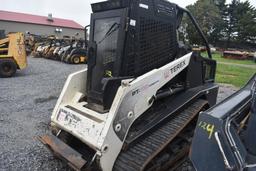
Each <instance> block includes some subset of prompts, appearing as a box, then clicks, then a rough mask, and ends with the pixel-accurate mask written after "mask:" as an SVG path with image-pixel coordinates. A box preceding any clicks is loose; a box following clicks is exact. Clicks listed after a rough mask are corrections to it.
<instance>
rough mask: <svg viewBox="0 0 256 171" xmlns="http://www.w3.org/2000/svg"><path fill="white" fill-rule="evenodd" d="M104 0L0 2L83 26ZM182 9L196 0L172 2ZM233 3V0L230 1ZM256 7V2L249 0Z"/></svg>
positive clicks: (4, 7)
mask: <svg viewBox="0 0 256 171" xmlns="http://www.w3.org/2000/svg"><path fill="white" fill-rule="evenodd" d="M100 1H103V0H0V4H1V5H0V10H6V11H14V12H23V13H28V14H36V15H42V16H47V15H48V14H49V13H51V14H52V15H53V17H57V18H64V19H71V20H74V21H76V22H78V23H79V24H81V25H82V26H86V25H89V24H90V13H91V6H90V4H91V3H95V2H100ZM170 1H171V2H174V3H176V4H178V5H180V6H182V7H186V6H187V5H189V4H192V3H195V2H196V0H170ZM228 1H231V0H228ZM249 1H250V2H251V4H253V5H254V6H255V7H256V0H249Z"/></svg>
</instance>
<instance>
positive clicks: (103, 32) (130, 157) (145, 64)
mask: <svg viewBox="0 0 256 171" xmlns="http://www.w3.org/2000/svg"><path fill="white" fill-rule="evenodd" d="M92 11H93V14H92V15H91V24H90V38H89V46H88V69H84V70H82V71H79V72H76V73H73V74H71V75H70V76H69V77H68V79H67V81H66V83H65V85H64V88H63V90H62V92H61V95H60V97H59V99H58V101H57V104H56V106H55V108H54V111H53V113H52V116H51V128H52V133H53V134H52V135H43V136H40V137H39V139H40V141H41V142H43V143H44V144H45V145H46V146H47V147H48V148H49V149H50V150H51V151H52V152H53V153H54V154H56V155H57V156H58V157H59V158H61V159H63V161H65V162H67V163H68V165H70V166H71V167H72V168H74V169H75V170H104V171H111V170H116V171H122V170H127V171H128V170H129V171H136V170H168V169H171V170H175V168H177V167H178V166H179V165H180V163H182V162H183V160H184V159H185V158H186V157H187V156H188V152H189V147H190V143H191V138H192V136H193V132H194V129H195V126H196V121H197V117H198V114H199V113H200V112H201V111H203V110H206V109H208V108H209V107H211V106H213V105H215V103H216V97H217V93H218V86H217V85H216V84H215V83H214V79H215V70H216V61H214V60H212V59H211V52H210V48H209V45H208V42H207V40H206V38H205V36H204V35H203V33H202V31H201V29H200V27H199V26H198V24H197V22H196V21H195V19H194V18H193V17H192V15H191V14H190V13H189V11H187V10H186V9H183V8H181V7H179V6H178V5H176V4H173V3H170V2H168V1H166V0H140V1H137V0H110V1H104V2H100V3H95V4H92ZM183 14H184V15H185V14H186V15H188V17H189V18H190V20H191V21H192V23H193V25H194V26H195V28H196V30H197V32H198V33H199V36H200V37H201V39H202V41H203V42H204V45H205V46H206V49H207V54H208V58H205V57H202V56H201V55H200V53H193V52H191V51H189V49H190V48H186V47H184V46H182V45H180V44H179V43H178V38H177V30H178V28H179V26H180V23H181V20H182V18H183Z"/></svg>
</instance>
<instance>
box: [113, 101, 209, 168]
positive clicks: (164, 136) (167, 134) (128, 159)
mask: <svg viewBox="0 0 256 171" xmlns="http://www.w3.org/2000/svg"><path fill="white" fill-rule="evenodd" d="M206 104H207V101H205V100H198V101H196V102H195V103H194V104H192V105H191V106H190V107H188V108H187V109H185V110H184V111H183V112H181V113H180V114H177V116H175V117H174V118H173V119H171V120H170V121H168V122H166V123H165V124H163V125H162V126H161V127H159V128H158V129H156V130H154V131H153V132H152V133H150V134H149V135H146V136H142V137H141V140H139V141H137V143H135V144H133V145H131V146H130V147H129V148H128V149H126V150H125V151H121V152H120V154H119V156H118V158H117V160H116V162H115V165H114V167H113V170H114V171H140V170H145V168H146V166H147V165H148V164H149V163H150V162H151V160H153V159H154V158H155V157H156V156H157V155H158V154H159V153H160V152H161V151H163V149H164V148H165V147H167V146H168V145H170V144H171V143H172V141H173V140H174V139H175V137H177V136H178V135H179V134H180V133H181V132H182V131H183V130H184V129H185V128H186V127H187V126H188V125H189V124H190V122H191V121H192V120H193V119H194V118H195V117H196V116H197V115H198V113H199V112H200V111H201V110H202V108H203V107H205V105H206ZM172 157H173V158H175V156H172Z"/></svg>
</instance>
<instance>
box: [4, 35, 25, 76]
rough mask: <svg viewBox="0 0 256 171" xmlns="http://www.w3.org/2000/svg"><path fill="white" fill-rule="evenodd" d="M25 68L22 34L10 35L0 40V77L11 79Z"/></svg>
mask: <svg viewBox="0 0 256 171" xmlns="http://www.w3.org/2000/svg"><path fill="white" fill-rule="evenodd" d="M26 67H27V56H26V49H25V43H24V34H23V33H11V34H8V35H7V37H6V38H4V39H1V40H0V77H11V76H13V75H14V74H15V73H16V70H17V69H20V70H21V69H24V68H26Z"/></svg>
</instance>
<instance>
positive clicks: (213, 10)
mask: <svg viewBox="0 0 256 171" xmlns="http://www.w3.org/2000/svg"><path fill="white" fill-rule="evenodd" d="M187 9H189V10H190V12H191V13H192V14H193V16H194V17H195V18H196V20H197V22H198V23H199V25H200V27H201V29H202V31H203V32H204V34H205V35H206V36H207V38H208V40H209V41H210V42H213V43H214V42H215V41H216V40H217V38H218V37H219V36H220V30H221V29H222V28H221V23H222V21H223V20H222V18H221V13H220V10H219V8H218V7H217V5H216V4H215V2H214V1H213V0H198V1H197V2H196V3H195V4H193V5H189V6H187ZM185 23H186V24H184V27H185V28H186V32H187V38H188V39H189V41H190V43H191V44H195V43H197V42H200V40H201V38H200V37H199V36H198V34H197V32H196V31H195V30H194V26H193V25H192V23H191V22H189V20H188V18H186V19H185Z"/></svg>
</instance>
